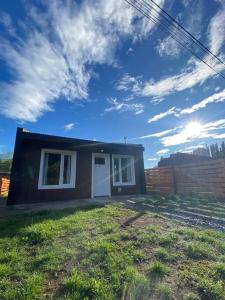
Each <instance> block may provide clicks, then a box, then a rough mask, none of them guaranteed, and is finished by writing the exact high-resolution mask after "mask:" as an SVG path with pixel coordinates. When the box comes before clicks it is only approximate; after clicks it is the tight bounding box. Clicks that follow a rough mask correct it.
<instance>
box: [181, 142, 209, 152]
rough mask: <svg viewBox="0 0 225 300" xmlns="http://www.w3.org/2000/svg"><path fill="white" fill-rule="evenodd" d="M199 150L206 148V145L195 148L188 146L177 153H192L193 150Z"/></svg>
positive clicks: (198, 145)
mask: <svg viewBox="0 0 225 300" xmlns="http://www.w3.org/2000/svg"><path fill="white" fill-rule="evenodd" d="M197 148H205V145H203V144H197V145H194V146H188V147H185V148H182V149H179V150H177V152H183V153H192V152H193V150H195V149H197Z"/></svg>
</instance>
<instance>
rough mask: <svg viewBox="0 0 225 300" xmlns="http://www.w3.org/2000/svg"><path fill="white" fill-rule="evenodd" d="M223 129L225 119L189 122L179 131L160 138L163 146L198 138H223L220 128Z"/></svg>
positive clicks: (224, 127)
mask: <svg viewBox="0 0 225 300" xmlns="http://www.w3.org/2000/svg"><path fill="white" fill-rule="evenodd" d="M224 129H225V119H220V120H217V121H212V122H209V123H206V124H202V125H200V124H198V123H190V124H188V125H187V126H185V127H183V128H182V129H181V130H180V132H178V133H175V134H172V135H168V136H164V137H162V138H161V139H160V141H161V143H162V144H163V145H164V146H165V147H169V146H175V145H180V144H184V143H188V142H191V141H193V140H199V139H209V138H210V139H223V138H225V133H220V132H219V131H220V130H224Z"/></svg>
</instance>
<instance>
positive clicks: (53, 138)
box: [17, 127, 144, 150]
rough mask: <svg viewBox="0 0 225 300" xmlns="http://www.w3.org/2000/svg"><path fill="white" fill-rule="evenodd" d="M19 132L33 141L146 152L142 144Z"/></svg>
mask: <svg viewBox="0 0 225 300" xmlns="http://www.w3.org/2000/svg"><path fill="white" fill-rule="evenodd" d="M17 132H18V133H19V134H20V135H22V136H23V138H25V139H32V140H42V141H52V142H63V143H70V144H71V143H76V144H77V145H80V146H82V145H90V146H94V145H96V146H97V145H101V144H102V145H108V146H110V145H112V146H121V147H135V148H141V149H143V150H144V147H143V145H142V144H127V143H126V144H125V143H107V142H101V141H92V140H84V139H77V138H69V137H62V136H56V135H48V134H41V133H33V132H29V131H27V130H26V129H24V128H20V127H18V128H17Z"/></svg>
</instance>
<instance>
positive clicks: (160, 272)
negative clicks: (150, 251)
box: [148, 260, 170, 277]
mask: <svg viewBox="0 0 225 300" xmlns="http://www.w3.org/2000/svg"><path fill="white" fill-rule="evenodd" d="M148 271H149V273H150V274H151V275H157V276H160V277H163V276H165V275H167V274H168V273H169V272H170V268H169V267H168V266H167V265H166V264H164V263H163V262H161V261H157V260H156V261H154V262H152V263H151V264H150V266H149V269H148Z"/></svg>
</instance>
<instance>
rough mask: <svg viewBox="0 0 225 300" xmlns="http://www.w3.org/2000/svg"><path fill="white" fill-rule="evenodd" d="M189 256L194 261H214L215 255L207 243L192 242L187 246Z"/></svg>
mask: <svg viewBox="0 0 225 300" xmlns="http://www.w3.org/2000/svg"><path fill="white" fill-rule="evenodd" d="M186 252H187V255H188V257H189V258H192V259H213V258H215V255H214V253H213V250H212V248H211V247H210V246H209V245H208V244H206V243H200V242H191V243H189V244H188V245H187V249H186Z"/></svg>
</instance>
